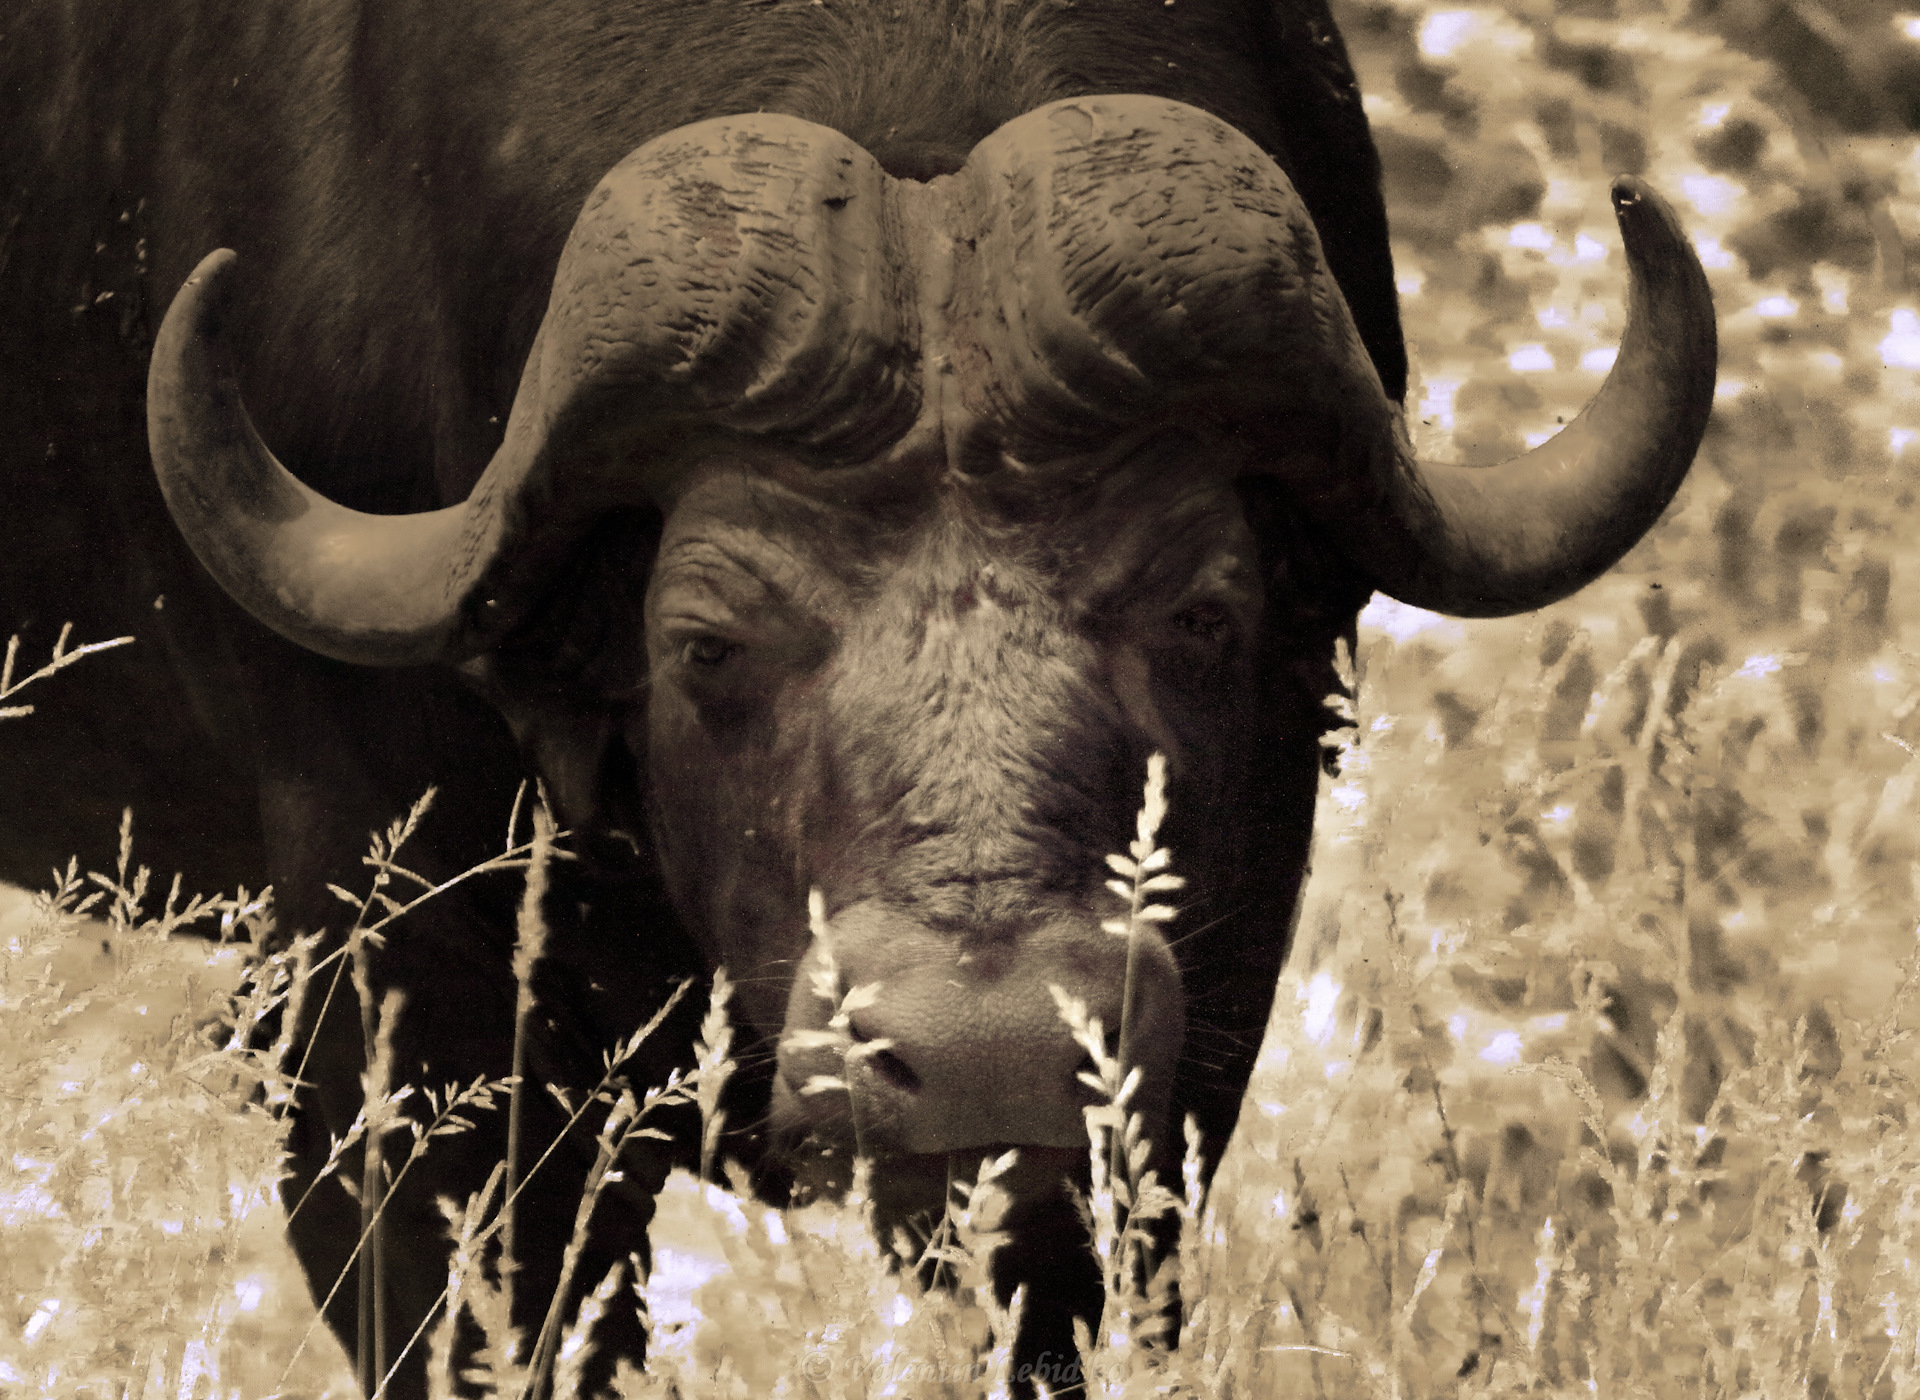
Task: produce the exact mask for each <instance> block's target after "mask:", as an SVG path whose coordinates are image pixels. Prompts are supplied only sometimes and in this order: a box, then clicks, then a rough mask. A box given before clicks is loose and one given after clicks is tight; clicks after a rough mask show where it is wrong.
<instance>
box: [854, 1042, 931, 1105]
mask: <svg viewBox="0 0 1920 1400" xmlns="http://www.w3.org/2000/svg"><path fill="white" fill-rule="evenodd" d="M862 1058H863V1059H865V1060H866V1062H867V1063H868V1065H870V1066H871V1067H872V1068H873V1072H874V1073H875V1074H877V1075H879V1076H880V1077H881V1078H882V1079H884V1080H886V1081H887V1083H889V1084H891V1085H892V1086H893V1087H894V1088H896V1089H898V1090H900V1092H901V1093H903V1094H917V1093H919V1092H920V1076H919V1075H917V1074H915V1073H914V1072H913V1067H912V1066H911V1065H909V1064H908V1063H907V1062H906V1061H905V1060H903V1059H901V1058H900V1057H899V1056H898V1055H896V1054H894V1053H893V1051H891V1050H876V1051H874V1052H873V1053H872V1054H870V1055H866V1056H863V1057H862Z"/></svg>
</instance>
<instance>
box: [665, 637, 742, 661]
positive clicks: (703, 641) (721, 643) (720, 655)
mask: <svg viewBox="0 0 1920 1400" xmlns="http://www.w3.org/2000/svg"><path fill="white" fill-rule="evenodd" d="M738 650H740V648H739V647H738V646H736V645H735V644H734V643H732V642H730V641H728V640H727V639H726V638H725V637H716V636H713V635H712V634H711V633H708V634H705V635H702V636H698V637H691V638H689V639H688V640H687V641H686V643H685V644H684V645H682V647H681V648H680V657H681V659H682V660H683V661H685V662H686V663H687V664H688V665H689V666H700V667H705V668H712V667H714V666H718V665H719V664H720V663H721V662H723V661H725V660H726V659H727V658H728V657H730V656H732V655H733V654H734V653H735V652H736V651H738Z"/></svg>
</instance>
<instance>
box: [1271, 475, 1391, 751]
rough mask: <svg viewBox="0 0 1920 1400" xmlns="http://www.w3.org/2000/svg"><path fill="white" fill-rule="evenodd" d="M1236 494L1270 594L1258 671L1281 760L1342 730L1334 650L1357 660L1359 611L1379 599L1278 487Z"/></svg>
mask: <svg viewBox="0 0 1920 1400" xmlns="http://www.w3.org/2000/svg"><path fill="white" fill-rule="evenodd" d="M1238 489H1239V492H1240V500H1241V505H1242V508H1243V509H1244V510H1245V511H1246V513H1247V524H1248V526H1249V527H1250V528H1251V529H1252V531H1253V536H1254V538H1255V539H1256V540H1258V541H1259V543H1260V576H1261V579H1262V580H1263V582H1264V586H1265V590H1266V596H1265V602H1266V612H1265V621H1264V623H1263V625H1262V632H1263V635H1264V638H1265V641H1264V646H1263V649H1262V653H1261V656H1260V658H1259V662H1258V664H1259V668H1260V690H1261V703H1262V706H1263V714H1264V715H1265V717H1266V719H1267V722H1268V723H1270V724H1272V725H1273V726H1274V728H1275V731H1276V732H1275V733H1274V734H1273V736H1272V739H1271V742H1269V743H1268V744H1266V745H1264V746H1263V750H1264V752H1266V753H1267V754H1269V755H1273V756H1275V758H1276V759H1281V758H1282V756H1285V755H1291V754H1295V753H1304V752H1306V747H1305V746H1306V739H1305V737H1304V736H1306V735H1313V736H1318V735H1320V734H1324V733H1326V732H1327V731H1329V730H1332V729H1336V728H1338V727H1339V726H1340V723H1341V721H1340V720H1339V719H1338V717H1336V716H1335V714H1334V712H1333V711H1332V710H1331V709H1329V708H1328V706H1327V703H1326V702H1327V697H1328V696H1330V695H1336V694H1339V693H1341V692H1342V690H1343V686H1342V684H1341V681H1340V677H1339V675H1338V673H1337V672H1336V671H1335V668H1334V648H1335V646H1336V644H1337V643H1338V642H1340V641H1342V640H1344V641H1345V642H1346V644H1347V647H1348V651H1349V654H1351V653H1352V649H1353V647H1354V645H1355V631H1356V627H1357V625H1358V624H1357V619H1358V617H1359V613H1360V609H1361V608H1363V607H1365V606H1366V605H1367V600H1368V599H1369V598H1371V597H1372V596H1373V586H1372V584H1371V583H1369V582H1368V580H1367V579H1366V578H1365V577H1363V576H1362V575H1361V574H1360V573H1359V571H1358V570H1356V569H1355V568H1354V567H1353V565H1352V564H1350V563H1349V562H1348V561H1347V559H1346V557H1345V556H1344V555H1343V554H1341V552H1340V551H1339V550H1338V549H1336V548H1335V547H1334V543H1333V541H1331V540H1329V539H1327V538H1325V536H1324V534H1323V533H1322V532H1321V531H1318V530H1316V529H1315V528H1314V526H1313V523H1312V522H1311V521H1310V520H1308V519H1307V518H1306V517H1305V516H1304V515H1303V514H1302V513H1301V511H1300V510H1299V508H1298V506H1297V505H1296V504H1295V503H1294V502H1293V500H1292V499H1291V498H1290V496H1289V495H1288V492H1287V490H1286V488H1285V487H1284V486H1282V485H1281V484H1280V483H1279V482H1277V481H1275V480H1273V479H1272V478H1271V477H1258V476H1254V477H1244V478H1242V479H1241V480H1240V482H1239V483H1238ZM1316 747H1317V746H1316ZM1333 752H1334V751H1333V750H1332V749H1319V750H1318V758H1319V759H1320V761H1322V762H1324V761H1327V760H1329V759H1330V758H1331V756H1332V754H1333ZM1270 781H1272V782H1274V783H1275V784H1278V785H1284V784H1286V783H1287V782H1289V781H1290V778H1289V777H1288V776H1287V775H1284V774H1280V773H1275V774H1272V775H1270Z"/></svg>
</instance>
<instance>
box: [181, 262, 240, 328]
mask: <svg viewBox="0 0 1920 1400" xmlns="http://www.w3.org/2000/svg"><path fill="white" fill-rule="evenodd" d="M239 261H240V255H239V254H238V253H236V252H234V251H233V249H231V248H215V249H214V250H213V251H212V252H211V253H208V254H207V255H206V256H205V257H204V258H202V259H200V261H199V263H198V264H196V265H195V267H194V269H193V271H192V272H190V273H188V274H187V280H186V281H185V282H183V283H182V284H181V285H180V292H179V295H181V296H187V295H189V294H190V295H191V296H192V298H193V300H192V302H191V303H190V304H191V306H192V308H193V312H194V329H195V330H196V331H198V332H199V333H200V334H202V335H209V336H215V335H219V334H220V332H221V329H222V327H221V325H220V313H221V312H223V311H225V310H226V308H227V303H228V302H229V301H230V300H231V299H232V297H233V269H234V267H235V265H236V264H237V263H239Z"/></svg>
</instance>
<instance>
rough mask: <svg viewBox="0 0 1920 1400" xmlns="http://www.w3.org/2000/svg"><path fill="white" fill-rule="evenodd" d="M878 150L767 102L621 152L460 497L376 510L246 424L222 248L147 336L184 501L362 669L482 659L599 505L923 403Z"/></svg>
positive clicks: (174, 504)
mask: <svg viewBox="0 0 1920 1400" xmlns="http://www.w3.org/2000/svg"><path fill="white" fill-rule="evenodd" d="M885 179H886V176H885V174H884V173H883V172H882V171H881V169H880V167H879V165H878V163H877V162H876V161H875V160H874V159H873V157H872V156H870V155H868V154H867V153H866V152H865V151H863V150H861V149H860V148H859V147H858V146H857V145H855V144H854V143H853V142H852V141H849V140H848V139H847V138H846V137H845V136H842V135H840V134H839V133H837V132H833V131H830V130H828V129H826V128H825V127H820V126H816V125H814V124H812V123H810V122H805V121H801V120H799V119H797V118H793V117H783V116H773V115H760V114H756V115H752V116H743V117H729V118H720V119H716V120H714V121H708V122H702V123H699V124H697V125H694V126H689V127H682V128H680V129H678V130H676V131H673V132H669V133H668V134H667V135H665V136H662V137H659V138H657V139H656V140H654V141H650V142H648V143H647V144H646V145H644V146H641V147H640V148H639V149H637V150H635V151H634V152H633V153H632V154H631V155H629V156H628V157H627V158H626V159H625V160H623V161H621V162H620V163H619V164H618V165H617V166H615V167H614V168H613V170H612V171H611V172H610V173H609V174H608V175H607V177H606V178H605V179H604V180H602V181H601V183H600V185H599V187H598V188H597V189H596V190H595V191H594V192H593V194H592V195H591V196H590V197H589V198H588V200H587V202H586V205H585V208H584V209H583V211H582V212H581V215H580V218H579V220H578V222H577V223H576V224H575V225H574V229H573V232H572V234H571V235H570V236H569V238H568V240H567V244H566V247H565V249H564V251H563V252H562V255H561V259H560V265H559V270H558V272H557V273H556V274H555V277H554V282H553V293H552V297H551V300H550V301H549V303H548V307H547V312H546V316H545V317H544V319H543V320H542V322H541V325H540V330H539V333H538V335H537V336H536V337H535V340H534V344H533V349H532V351H531V352H530V354H529V355H528V358H527V364H526V368H525V370H524V371H523V372H522V375H521V379H520V387H519V391H518V393H517V394H516V395H515V398H514V403H513V410H512V412H511V413H510V414H509V415H508V419H507V427H506V434H505V438H504V440H503V441H502V443H501V445H500V448H499V450H498V451H497V452H496V453H495V454H494V457H493V460H492V462H491V463H489V464H488V466H487V469H486V471H485V473H484V474H483V475H482V476H481V478H480V480H479V483H478V484H477V485H476V486H475V487H474V490H473V492H472V494H471V495H470V496H469V497H468V498H467V500H466V501H464V502H462V503H460V504H458V505H450V506H447V507H446V508H444V509H441V510H435V511H428V512H425V513H423V514H415V515H392V516H383V515H368V514H363V513H362V512H359V511H355V510H349V509H347V508H346V507H344V506H341V505H338V504H336V503H335V502H333V501H330V500H328V499H327V498H326V497H325V496H322V495H321V494H319V493H318V492H316V491H314V490H313V489H312V488H310V487H308V486H306V485H305V484H303V483H302V482H301V481H300V480H299V479H298V478H296V477H295V476H294V475H293V474H292V473H290V472H289V471H287V469H286V468H285V467H283V466H281V464H280V463H279V462H278V461H276V460H275V459H274V456H273V454H272V453H271V452H270V451H269V450H268V449H267V447H266V445H265V443H263V442H262V441H261V439H260V435H259V434H258V433H257V432H256V431H255V430H254V426H253V422H252V420H251V418H250V417H249V416H248V413H247V409H246V406H245V404H243V403H242V402H241V396H240V390H239V386H238V382H237V380H236V376H235V372H234V363H233V357H232V354H231V351H230V348H229V345H228V341H227V337H226V334H225V322H226V320H227V319H228V307H229V303H230V301H231V300H232V283H233V273H234V264H235V261H236V259H235V256H234V254H233V253H232V252H230V251H228V250H225V249H222V250H220V251H218V252H215V253H212V254H209V255H208V256H207V258H206V259H205V260H204V261H202V262H201V264H200V266H199V267H198V269H196V270H195V272H194V274H193V276H192V277H191V278H190V279H189V280H188V282H187V284H186V286H185V287H183V288H182V289H181V291H180V293H179V295H178V296H176V297H175V298H174V301H173V304H172V306H171V307H169V308H168V311H167V315H166V319H165V321H164V323H163V324H162V326H161V328H160V335H159V337H158V339H157V341H156V344H155V347H154V355H153V362H152V366H151V368H150V370H149V373H148V386H147V393H148V397H147V402H148V412H147V433H148V441H149V444H150V446H151V448H152V452H153V462H154V469H155V471H156V472H157V473H158V474H159V477H160V485H161V489H162V491H163V492H164V493H165V495H166V499H167V505H168V507H169V508H170V510H171V511H172V513H173V517H174V520H175V522H176V523H177V524H178V525H179V527H180V531H181V533H182V534H183V535H185V536H186V538H187V541H188V543H189V544H190V545H191V546H192V548H193V550H194V553H195V554H196V555H198V556H199V559H200V561H201V563H202V564H204V565H205V566H206V568H207V570H208V571H209V572H210V573H211V574H212V575H213V576H214V578H215V579H216V580H218V581H219V583H220V584H221V586H222V587H223V588H225V589H226V591H227V592H228V594H229V595H231V596H232V597H233V598H234V599H235V601H237V602H239V603H240V604H241V605H242V606H243V607H245V608H246V609H247V610H248V611H249V612H251V613H252V614H253V615H254V616H255V617H257V618H259V619H260V620H261V621H262V622H264V623H266V624H267V625H268V626H269V627H272V628H273V629H274V630H276V631H278V632H280V633H281V634H283V635H284V636H286V637H288V638H290V639H292V640H293V641H295V642H298V643H299V644H300V645H302V646H304V647H307V648H309V649H310V650H313V651H317V652H320V653H322V654H324V655H327V656H332V657H337V658H339V659H341V660H344V661H352V662H359V663H362V664H371V665H410V664H417V663H422V662H427V661H458V660H462V659H465V658H466V657H470V656H473V655H476V654H478V653H479V652H481V651H483V650H485V649H486V648H487V647H488V646H490V645H492V644H493V643H494V642H495V641H496V640H497V639H498V638H499V637H500V635H501V634H502V633H503V632H504V631H505V630H506V629H507V628H509V627H510V626H512V625H513V623H514V622H515V621H516V620H517V619H518V618H519V617H520V616H523V615H524V613H525V611H526V610H527V608H528V607H530V606H531V605H532V603H533V602H535V601H537V598H538V596H539V591H540V589H541V587H542V586H543V585H544V584H545V583H546V582H547V581H548V580H549V579H550V578H551V577H552V575H553V574H554V572H555V571H556V570H557V569H558V568H559V567H560V566H561V564H562V563H563V562H564V560H565V557H566V552H567V548H568V546H569V545H570V544H572V543H573V542H575V541H576V540H577V539H578V537H579V535H580V534H581V532H582V531H584V530H585V529H586V528H587V527H588V525H590V523H591V522H592V521H593V520H594V519H595V518H596V517H597V516H598V515H599V514H600V513H602V512H604V511H606V510H607V509H609V508H611V507H615V506H619V505H622V504H632V503H635V502H639V501H645V500H657V499H659V498H660V497H661V496H662V495H663V494H666V493H669V492H670V491H671V489H672V482H673V479H674V473H675V471H676V469H677V468H678V467H679V466H680V465H682V464H684V463H685V462H686V461H687V460H688V459H689V458H690V456H691V455H693V454H696V453H698V452H699V451H701V450H703V447H702V444H705V443H711V442H712V441H713V439H714V438H715V436H716V435H729V434H736V435H743V434H754V435H764V436H769V437H773V438H776V439H779V440H782V441H785V442H788V443H792V444H795V445H797V446H801V447H804V448H809V449H812V450H814V451H817V452H819V453H821V454H824V455H826V456H828V457H833V456H839V457H851V458H856V459H857V458H859V457H860V456H861V455H863V454H866V453H869V452H871V451H872V450H873V449H874V447H875V445H876V444H878V443H880V442H883V441H887V440H890V439H891V438H893V437H896V436H898V434H899V433H900V432H901V431H902V430H903V428H904V427H905V425H906V424H908V423H911V422H912V421H913V418H914V416H915V414H916V412H917V406H918V387H917V383H916V382H915V381H914V379H913V378H912V376H911V375H910V374H909V373H908V372H907V371H908V370H909V369H910V368H911V366H912V363H913V360H912V354H911V346H912V343H913V339H914V337H913V334H912V332H911V329H910V327H909V326H907V325H906V324H904V322H903V319H902V318H903V317H904V316H907V315H910V311H908V312H903V311H902V309H901V308H902V305H903V302H905V300H906V299H904V298H902V297H901V296H899V295H898V294H897V289H895V288H892V287H889V286H883V285H874V284H876V283H879V282H881V281H882V280H883V279H884V278H885V277H886V276H887V275H888V270H889V269H891V268H893V267H895V266H896V265H897V263H898V258H897V257H896V256H893V255H891V254H890V253H889V251H888V250H887V249H886V248H885V247H883V246H882V245H883V244H884V243H885V240H886V237H887V234H886V232H885V230H886V227H887V225H886V221H885V218H884V215H883V204H884V200H883V199H882V193H881V191H882V184H883V182H884V181H885Z"/></svg>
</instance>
